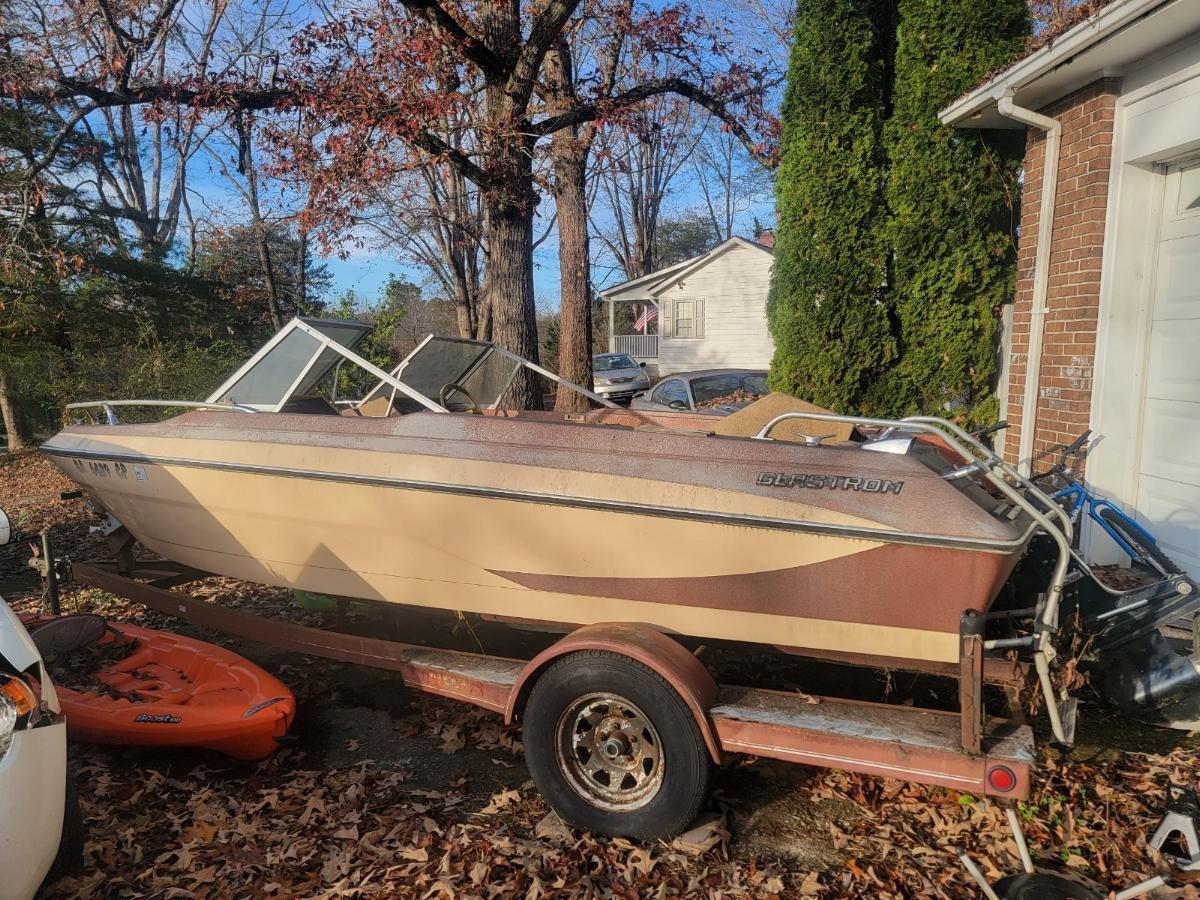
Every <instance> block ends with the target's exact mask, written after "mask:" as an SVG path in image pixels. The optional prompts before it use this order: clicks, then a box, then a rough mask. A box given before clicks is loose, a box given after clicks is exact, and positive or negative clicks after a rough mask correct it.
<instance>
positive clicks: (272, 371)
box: [207, 318, 611, 416]
mask: <svg viewBox="0 0 1200 900" xmlns="http://www.w3.org/2000/svg"><path fill="white" fill-rule="evenodd" d="M370 331H371V325H370V324H369V323H366V322H357V321H351V320H339V319H308V318H296V319H293V320H292V321H291V322H289V323H288V324H287V325H285V326H284V327H283V328H282V329H281V330H280V331H279V333H278V334H276V335H275V336H274V337H273V338H271V340H270V341H268V342H267V344H266V345H265V346H264V347H263V348H262V349H261V350H259V351H258V352H257V353H256V354H254V356H253V357H251V358H250V360H249V361H248V362H247V363H246V364H245V365H244V366H242V367H241V368H240V369H238V371H237V372H235V373H234V374H233V375H232V376H231V377H230V378H229V379H228V380H227V381H226V382H225V383H224V384H223V385H221V387H219V388H218V389H217V390H216V391H215V392H214V393H213V394H212V395H211V396H210V397H209V398H208V401H207V402H209V403H215V404H235V405H237V406H239V407H243V408H249V409H254V410H262V411H270V412H281V411H288V412H317V411H320V408H324V409H325V410H328V411H335V412H336V411H339V410H352V411H354V412H357V413H359V414H360V415H367V416H388V415H396V414H399V413H405V412H413V411H416V410H419V409H430V410H434V411H437V412H459V411H471V412H477V411H481V410H483V409H495V408H497V407H498V405H499V404H500V401H501V400H502V399H503V397H504V394H505V392H506V391H507V390H508V388H509V385H511V384H512V382H513V379H514V378H516V375H517V372H519V371H520V369H521V368H522V366H524V367H526V368H529V369H531V370H533V371H534V372H537V373H538V374H540V375H542V376H544V377H546V378H549V379H551V380H552V381H555V382H558V383H560V384H565V385H567V386H568V387H570V388H572V389H574V390H576V391H579V392H580V393H582V394H584V395H585V396H587V397H589V398H590V399H592V400H595V401H597V402H599V403H602V404H604V405H606V406H607V405H611V404H609V403H608V402H607V401H605V400H603V398H600V397H598V396H596V395H595V394H593V393H592V392H591V391H587V390H584V389H583V388H581V387H579V385H576V384H572V383H571V382H569V381H565V380H564V379H561V378H559V377H558V376H557V375H555V374H553V373H552V372H548V371H546V370H545V369H543V368H541V367H540V366H537V365H534V364H533V363H530V362H529V361H527V360H524V359H522V358H521V357H519V356H516V355H515V354H512V353H509V352H508V351H507V350H503V349H501V348H499V347H497V346H495V345H494V344H491V343H488V342H487V341H473V340H467V339H465V338H453V337H437V336H434V335H430V336H429V337H427V338H425V340H423V341H422V342H421V343H420V345H418V346H417V348H416V349H415V350H413V351H412V353H410V354H409V355H408V356H406V357H405V358H404V360H403V361H402V362H401V363H400V364H399V365H398V366H396V367H395V368H394V369H392V371H391V372H385V371H383V370H382V369H380V368H379V367H377V366H375V365H373V364H372V363H371V362H369V361H368V360H366V359H364V358H363V357H361V356H359V355H358V354H356V353H355V352H354V348H355V347H357V346H358V345H359V344H360V343H361V342H362V340H363V339H364V338H365V337H366V336H367V335H368V334H369V333H370ZM347 362H349V363H351V365H350V366H349V367H347V366H345V365H344V364H345V363H347ZM364 378H365V379H369V380H367V381H366V384H367V385H370V389H369V390H367V392H366V393H365V394H364V395H362V399H360V400H356V399H348V398H343V397H342V396H341V395H343V394H344V393H345V392H346V391H347V390H350V391H353V389H354V386H355V385H358V387H359V388H360V389H361V388H362V387H363V386H364Z"/></svg>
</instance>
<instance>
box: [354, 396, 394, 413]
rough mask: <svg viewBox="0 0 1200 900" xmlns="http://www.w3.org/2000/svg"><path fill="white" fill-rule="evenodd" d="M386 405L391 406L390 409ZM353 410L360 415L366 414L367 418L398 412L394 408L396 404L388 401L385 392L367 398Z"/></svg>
mask: <svg viewBox="0 0 1200 900" xmlns="http://www.w3.org/2000/svg"><path fill="white" fill-rule="evenodd" d="M388 406H391V409H390V410H389V409H388ZM355 412H356V413H357V414H358V415H360V416H366V417H367V418H368V419H378V418H382V417H383V416H397V415H399V414H400V413H399V411H398V410H397V409H396V405H395V404H394V403H391V402H390V400H389V398H388V396H387V395H386V394H381V395H380V396H378V397H375V398H373V399H371V400H368V401H367V402H366V403H363V404H360V405H359V406H358V407H357V408H356V409H355Z"/></svg>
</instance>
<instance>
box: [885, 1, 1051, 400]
mask: <svg viewBox="0 0 1200 900" xmlns="http://www.w3.org/2000/svg"><path fill="white" fill-rule="evenodd" d="M1028 29H1029V23H1028V15H1027V11H1026V7H1025V3H1024V2H1023V0H989V2H987V3H982V2H979V0H900V24H899V29H898V34H897V48H896V66H895V69H896V76H895V77H896V82H895V90H894V109H893V112H892V116H891V119H890V120H889V121H888V124H887V128H886V141H887V149H888V161H889V165H890V173H889V177H888V188H887V199H888V205H889V207H890V210H891V223H890V228H889V231H888V239H889V243H890V244H891V247H892V251H893V259H894V275H893V284H892V305H893V308H894V309H895V311H896V316H897V320H898V326H899V340H900V359H899V362H898V364H897V365H896V367H895V369H894V370H893V372H892V373H891V375H890V377H889V378H888V379H887V381H886V383H885V385H883V386H882V387H883V390H882V391H880V392H879V396H878V399H877V403H878V405H879V406H880V407H887V408H888V409H889V411H890V412H892V413H894V414H900V413H911V412H923V413H928V414H934V415H945V414H951V415H954V416H961V417H965V418H966V419H967V420H968V421H971V422H975V423H986V422H991V421H994V420H995V418H996V416H997V413H998V408H997V405H996V400H995V397H994V395H992V393H991V380H992V376H993V374H994V370H995V353H996V350H995V333H996V322H997V318H998V312H999V309H1000V307H1001V305H1002V304H1003V303H1005V302H1007V301H1008V300H1009V299H1011V297H1012V292H1013V283H1014V277H1015V268H1016V266H1015V242H1014V232H1015V228H1016V224H1017V201H1018V188H1017V175H1018V171H1019V168H1020V164H1021V157H1022V153H1023V149H1024V141H1023V138H1024V134H1023V132H1020V131H1010V132H990V131H983V130H979V129H954V128H949V127H947V126H944V125H942V124H941V123H940V122H939V121H938V118H937V113H938V110H940V109H943V108H945V106H946V105H947V104H949V103H950V102H952V101H953V100H954V99H955V98H956V97H958V96H960V95H961V94H962V93H964V92H965V91H967V90H969V89H970V88H971V87H972V86H973V85H976V84H978V83H979V82H980V81H981V80H982V79H983V78H984V77H986V75H987V73H989V72H991V71H993V70H995V69H996V68H997V67H999V66H1002V65H1004V64H1005V63H1008V62H1010V61H1011V60H1012V59H1014V58H1015V57H1016V56H1017V55H1018V54H1019V53H1020V52H1021V50H1022V48H1023V47H1024V46H1025V36H1026V35H1027V34H1028Z"/></svg>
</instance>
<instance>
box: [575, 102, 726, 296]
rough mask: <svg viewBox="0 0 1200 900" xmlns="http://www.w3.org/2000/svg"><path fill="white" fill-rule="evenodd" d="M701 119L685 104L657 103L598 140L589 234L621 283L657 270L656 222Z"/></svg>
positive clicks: (696, 112) (696, 137)
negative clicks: (606, 255) (612, 262)
mask: <svg viewBox="0 0 1200 900" xmlns="http://www.w3.org/2000/svg"><path fill="white" fill-rule="evenodd" d="M701 115H702V113H700V112H698V111H697V110H696V108H695V107H694V106H692V105H691V104H689V103H687V102H684V101H681V100H679V99H677V98H674V97H662V98H658V99H657V100H656V101H654V102H652V103H648V104H646V105H644V106H642V107H640V108H639V109H638V110H636V111H635V112H634V113H633V114H632V115H630V116H627V117H626V121H625V122H624V123H622V124H621V125H620V127H614V128H612V129H610V130H609V131H608V132H606V133H605V135H604V136H603V137H602V139H601V147H602V149H601V152H600V154H599V159H598V160H597V165H596V169H595V175H596V178H597V181H598V197H597V200H598V202H597V203H596V204H595V207H594V209H593V215H592V229H593V232H594V233H595V234H596V235H597V236H598V237H599V238H600V241H601V243H602V244H603V245H604V247H605V248H606V249H607V251H608V252H609V254H611V255H612V257H613V259H614V260H615V261H616V263H617V265H618V266H619V267H620V268H621V270H622V271H623V272H624V273H625V277H626V278H630V279H632V278H640V277H641V276H643V275H646V274H648V273H650V272H653V271H654V270H655V268H656V267H657V261H656V260H655V233H656V231H657V229H658V222H659V216H660V215H661V213H662V209H663V203H664V202H665V200H666V198H667V195H668V194H669V192H670V191H671V188H672V185H673V183H674V179H675V177H676V176H677V175H678V174H679V172H680V171H681V170H682V169H683V167H684V166H685V165H686V164H687V161H688V160H689V159H690V158H691V155H692V152H693V151H694V150H695V147H696V144H697V142H698V140H699V136H698V133H697V127H696V126H697V120H698V119H699V118H700V116H701Z"/></svg>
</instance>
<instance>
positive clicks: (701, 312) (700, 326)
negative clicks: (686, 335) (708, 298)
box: [692, 300, 704, 338]
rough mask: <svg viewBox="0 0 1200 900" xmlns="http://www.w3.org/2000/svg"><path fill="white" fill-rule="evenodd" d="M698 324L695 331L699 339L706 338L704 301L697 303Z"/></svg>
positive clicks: (694, 327) (694, 328)
mask: <svg viewBox="0 0 1200 900" xmlns="http://www.w3.org/2000/svg"><path fill="white" fill-rule="evenodd" d="M695 315H696V324H695V325H694V326H693V329H692V330H693V331H694V333H695V335H696V337H698V338H702V337H704V301H703V300H697V301H696V313H695Z"/></svg>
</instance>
